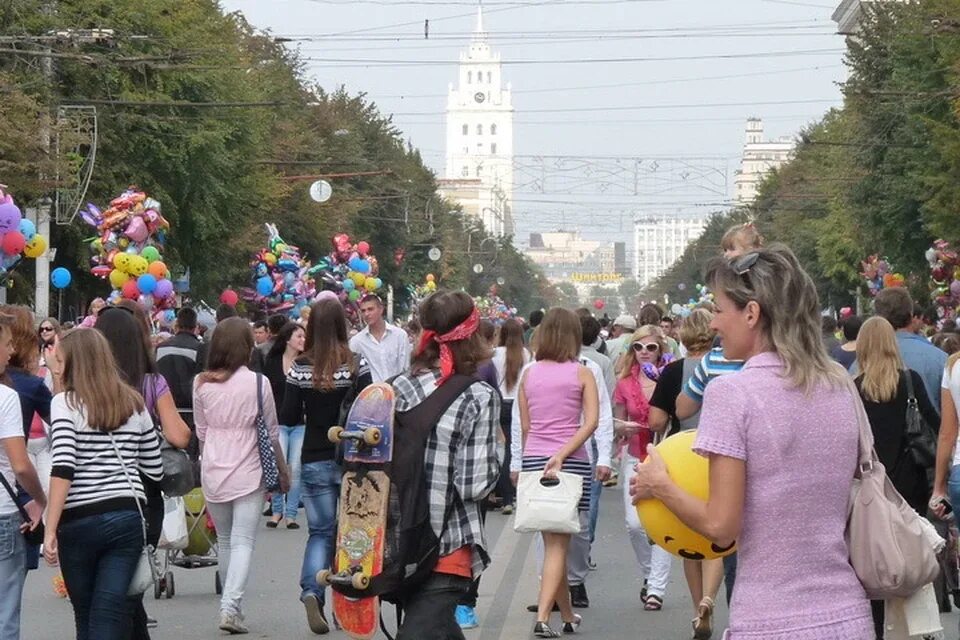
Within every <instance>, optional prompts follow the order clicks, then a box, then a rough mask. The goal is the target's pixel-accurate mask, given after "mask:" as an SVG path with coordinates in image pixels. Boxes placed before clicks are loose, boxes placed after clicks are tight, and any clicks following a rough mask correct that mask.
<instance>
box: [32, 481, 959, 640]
mask: <svg viewBox="0 0 960 640" xmlns="http://www.w3.org/2000/svg"><path fill="white" fill-rule="evenodd" d="M619 491H620V490H619V488H616V489H605V490H604V494H603V498H602V506H601V510H600V523H599V526H598V531H597V541H596V543H595V546H594V550H593V559H594V561H595V562H596V563H597V565H598V566H597V570H596V571H594V572H592V573H591V574H590V577H589V579H588V581H587V590H588V594H589V597H590V600H591V604H590V608H589V609H585V610H581V611H580V613H581V615H583V618H584V623H583V626H582V627H581V628H580V635H582V636H583V637H587V638H591V639H595V640H627V639H629V640H685V639H688V638H690V637H691V627H690V619H691V617H692V613H693V612H692V603H691V602H690V598H689V596H688V595H687V590H686V585H685V583H684V579H683V571H682V568H681V566H680V563H679V561H676V562H674V565H673V569H672V571H671V575H670V588H669V591H668V594H667V597H666V599H665V603H664V608H663V610H662V611H659V612H646V611H644V610H643V608H642V606H641V605H640V602H639V591H640V578H639V576H638V571H637V566H636V562H635V560H634V557H633V552H632V550H631V548H630V543H629V541H628V539H627V534H626V530H625V528H624V524H623V503H622V501H621V497H620V493H619ZM300 522H301V525H303V524H305V522H304V517H303V515H302V512H301V519H300ZM487 527H488V534H489V536H490V539H491V545H492V547H493V564H492V566H491V567H490V568H489V569H488V570H487V572H486V573H484V576H483V580H482V582H481V587H480V601H479V605H478V608H477V612H478V614H479V616H480V620H481V626H480V628H478V629H474V630H470V631H467V632H466V636H467V638H468V640H521V639H526V638H531V637H532V634H531V630H532V628H533V614H531V613H528V612H527V611H526V605H528V604H530V603H533V602H534V601H535V600H536V596H537V569H536V560H535V558H534V551H533V549H534V545H533V544H532V543H533V536H531V535H520V534H516V533H514V531H513V529H512V526H510V518H509V517H507V516H504V515H502V514H500V513H496V512H494V513H491V514H489V516H488V518H487ZM305 541H306V531H305V527H304V528H302V529H300V530H299V531H288V530H268V529H266V528H264V529H263V530H262V531H261V533H260V535H259V537H258V539H257V548H256V551H255V556H254V567H253V571H252V575H251V578H250V582H249V584H248V589H247V593H246V596H245V601H244V610H245V613H246V616H247V624H248V626H249V627H250V635H249V636H247V637H249V638H283V639H284V640H297V639H301V638H302V639H307V638H314V637H316V636H314V635H313V634H312V633H311V632H310V631H309V629H308V628H307V625H306V618H305V616H304V612H303V607H302V606H301V605H300V602H299V600H298V597H299V593H300V590H299V586H298V579H299V575H300V562H301V559H302V554H303V548H304V544H305ZM173 572H174V575H175V581H176V595H175V596H174V597H173V598H172V599H170V600H166V599H162V600H154V599H153V597H152V595H150V596H148V599H147V611H148V612H150V614H151V615H153V617H155V618H157V619H158V620H159V623H160V624H159V626H158V627H157V628H156V629H155V630H153V631H152V632H151V634H152V637H153V638H154V640H187V639H194V638H197V639H207V638H221V637H226V634H225V633H223V632H221V631H219V630H218V629H217V624H218V615H217V611H218V603H219V599H218V597H217V596H216V595H215V594H214V569H213V568H201V569H181V568H174V569H173ZM53 575H54V570H52V569H49V568H46V567H43V568H41V569H40V570H39V571H34V572H31V574H30V576H29V577H28V579H27V588H26V593H25V595H24V601H23V608H24V611H23V624H22V638H23V640H48V639H49V640H65V639H67V638H72V637H74V635H73V633H74V625H73V612H72V609H71V607H70V604H69V602H68V601H67V600H65V599H61V598H58V597H57V596H56V595H54V593H53V589H52V587H51V580H52V577H53ZM718 600H719V602H718V605H717V616H716V618H717V623H718V625H719V628H720V629H722V628H723V625H724V623H725V621H726V607H725V604H724V602H723V601H724V596H723V589H722V588H721V591H720V597H719V598H718ZM328 609H329V605H328ZM555 617H556V616H555ZM384 619H385V620H387V621H388V623H389V622H390V621H392V620H393V612H392V611H390V610H387V611H385V612H384ZM943 621H944V628H945V629H947V633H946V636H945V637H946V638H947V640H955V639H956V638H957V637H958V636H957V628H958V614H957V613H956V612H954V613H951V614H946V615H944V616H943ZM327 637H330V638H346V636H345V635H344V634H342V633H340V632H336V631H334V632H332V633H331V634H330V635H329V636H327ZM378 637H383V636H382V634H381V635H379V636H378ZM720 637H721V633H720V632H719V631H718V632H717V633H715V634H714V638H717V639H719V638H720Z"/></svg>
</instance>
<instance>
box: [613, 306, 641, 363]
mask: <svg viewBox="0 0 960 640" xmlns="http://www.w3.org/2000/svg"><path fill="white" fill-rule="evenodd" d="M636 330H637V319H636V318H634V317H633V316H631V315H627V314H624V315H622V316H617V319H616V320H614V321H613V330H612V331H611V332H610V339H609V340H607V357H608V358H610V361H611V362H612V363H613V366H614V368H616V366H617V362H618V361H619V360H620V356H622V355H623V352H624V351H626V350H627V345H628V344H629V343H630V336H632V335H633V332H634V331H636Z"/></svg>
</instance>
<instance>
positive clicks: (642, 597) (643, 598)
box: [640, 580, 647, 604]
mask: <svg viewBox="0 0 960 640" xmlns="http://www.w3.org/2000/svg"><path fill="white" fill-rule="evenodd" d="M640 602H642V603H643V604H647V581H646V580H644V581H643V588H642V589H640Z"/></svg>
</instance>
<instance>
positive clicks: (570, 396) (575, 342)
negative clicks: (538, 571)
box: [517, 308, 600, 638]
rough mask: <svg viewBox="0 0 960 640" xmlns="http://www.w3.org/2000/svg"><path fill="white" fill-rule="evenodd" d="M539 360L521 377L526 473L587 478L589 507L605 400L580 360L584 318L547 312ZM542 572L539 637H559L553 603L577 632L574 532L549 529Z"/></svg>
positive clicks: (566, 629)
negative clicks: (590, 443)
mask: <svg viewBox="0 0 960 640" xmlns="http://www.w3.org/2000/svg"><path fill="white" fill-rule="evenodd" d="M537 336H538V338H537V343H538V344H537V353H536V362H534V363H533V364H532V365H530V366H529V367H528V368H527V369H526V370H525V371H524V373H523V376H522V377H521V379H520V386H519V388H518V390H517V402H518V403H519V404H520V425H521V437H522V441H523V466H522V469H523V471H543V474H544V476H545V477H550V476H555V475H556V473H557V472H558V471H565V472H568V473H574V474H576V475H579V476H580V477H582V478H583V493H582V496H581V498H580V504H579V505H578V510H579V511H581V512H587V511H589V510H590V489H591V482H592V477H593V468H592V467H591V465H590V458H589V456H588V455H587V450H586V447H585V446H584V444H585V443H586V442H587V440H588V439H589V438H590V436H591V435H592V434H593V432H594V431H595V430H596V428H597V422H598V420H599V415H600V399H599V395H598V392H597V383H596V380H595V379H594V377H593V374H592V373H590V370H589V369H588V368H587V367H585V366H583V365H582V364H580V361H579V359H578V356H579V354H580V347H581V341H582V334H581V328H580V319H579V318H578V317H577V315H576V314H575V313H573V312H572V311H569V310H567V309H559V308H554V309H551V310H550V311H548V312H547V315H546V317H544V320H543V323H542V324H541V325H540V326H539V328H538V329H537ZM542 535H543V545H544V558H543V574H542V577H541V580H540V595H539V598H538V600H537V621H536V624H535V625H534V628H533V634H534V636H536V637H538V638H559V637H560V633H559V632H557V631H554V630H553V629H552V628H551V627H550V611H551V609H552V608H553V604H554V602H556V603H557V606H558V607H559V609H560V617H561V619H562V621H563V626H562V631H563V633H575V632H576V630H577V628H578V627H579V626H580V622H581V619H580V616H579V615H576V614H574V613H573V608H572V607H571V604H570V588H569V586H568V585H567V549H568V547H569V545H570V535H569V534H565V533H551V532H547V531H544V532H542Z"/></svg>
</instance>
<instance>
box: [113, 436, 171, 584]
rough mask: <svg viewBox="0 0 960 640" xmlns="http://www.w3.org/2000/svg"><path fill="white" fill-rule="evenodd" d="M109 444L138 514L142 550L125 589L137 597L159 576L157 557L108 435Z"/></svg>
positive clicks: (140, 510)
mask: <svg viewBox="0 0 960 640" xmlns="http://www.w3.org/2000/svg"><path fill="white" fill-rule="evenodd" d="M110 444H112V445H113V452H114V453H116V454H117V459H118V460H119V461H120V468H121V469H122V470H123V477H124V478H126V479H127V486H128V487H130V491H131V492H132V493H133V501H134V503H136V505H137V512H138V513H139V514H140V529H141V531H142V532H143V548H142V549H141V550H140V559H139V560H138V561H137V567H136V569H134V572H133V577H132V578H131V579H130V586H129V587H127V595H128V596H138V595H140V594H142V593H144V592H145V591H146V590H147V589H149V588H150V587H152V586H153V585H154V583H155V582H156V581H157V579H158V578H159V576H160V567H158V566H157V557H156V556H155V555H154V553H153V546H151V545H150V544H148V543H147V519H146V518H145V517H144V515H143V509H142V508H141V507H140V500H139V499H138V498H137V490H136V488H135V487H134V486H133V480H131V479H130V473H129V472H128V471H127V465H126V463H125V462H124V461H123V456H122V455H120V449H119V447H117V441H116V440H114V439H113V434H112V433H111V434H110Z"/></svg>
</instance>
